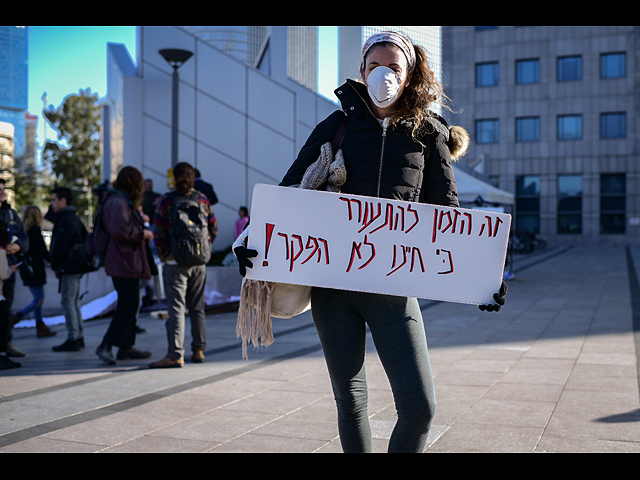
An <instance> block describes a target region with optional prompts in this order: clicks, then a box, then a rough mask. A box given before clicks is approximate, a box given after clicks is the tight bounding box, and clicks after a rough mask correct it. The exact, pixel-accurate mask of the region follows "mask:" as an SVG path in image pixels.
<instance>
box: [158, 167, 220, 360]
mask: <svg viewBox="0 0 640 480" xmlns="http://www.w3.org/2000/svg"><path fill="white" fill-rule="evenodd" d="M173 177H174V179H175V184H176V189H175V191H172V192H169V193H167V194H165V195H163V196H162V197H160V198H159V199H158V203H157V208H156V213H155V218H154V242H155V246H156V252H157V253H158V256H159V257H160V260H162V262H163V264H164V267H163V269H162V270H163V276H164V285H165V292H166V295H167V310H168V313H169V318H168V319H167V322H166V328H167V340H168V343H169V348H168V352H167V355H166V356H165V357H164V358H163V359H161V360H158V361H157V362H152V363H151V364H149V367H151V368H174V367H182V366H184V352H185V349H184V335H185V310H186V308H188V309H189V317H190V319H191V336H192V338H193V342H192V344H191V348H192V351H193V355H192V356H191V361H192V362H195V363H202V362H204V348H205V346H206V335H205V313H204V290H205V285H206V280H207V270H206V262H207V261H208V259H209V258H208V256H207V257H206V258H205V259H203V260H202V261H201V262H197V264H184V262H183V261H182V260H180V261H179V259H176V256H177V254H178V253H179V252H177V251H175V250H174V249H172V234H173V236H174V237H175V234H176V231H177V228H176V225H174V219H175V218H176V217H175V216H174V215H173V213H174V210H175V209H176V208H177V206H178V205H180V204H181V203H182V202H184V201H185V200H186V199H189V200H190V201H191V202H193V203H194V207H193V208H194V209H195V210H196V212H197V217H198V219H199V220H202V225H203V229H204V230H206V231H205V232H204V233H205V234H206V233H207V231H208V235H205V236H206V239H205V240H206V241H207V242H210V243H213V240H214V239H215V237H216V235H217V233H218V224H217V222H216V218H215V216H214V215H213V211H212V209H211V204H210V203H209V200H208V199H207V197H206V196H205V195H204V194H202V193H200V192H199V191H197V190H194V188H193V187H194V183H195V170H194V168H193V167H192V166H191V165H189V164H188V163H185V162H180V163H178V164H177V165H176V166H175V167H174V168H173ZM195 205H197V207H196V206H195ZM205 247H206V248H204V249H203V250H206V251H208V252H209V256H210V252H211V249H210V245H206V246H205ZM197 250H200V249H199V248H198V249H197ZM181 262H182V263H181Z"/></svg>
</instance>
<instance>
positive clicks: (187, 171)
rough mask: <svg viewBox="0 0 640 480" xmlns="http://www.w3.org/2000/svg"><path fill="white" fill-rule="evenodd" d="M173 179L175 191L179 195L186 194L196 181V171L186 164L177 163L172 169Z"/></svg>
mask: <svg viewBox="0 0 640 480" xmlns="http://www.w3.org/2000/svg"><path fill="white" fill-rule="evenodd" d="M173 178H174V180H175V182H176V190H177V191H178V193H179V194H180V195H186V194H188V193H189V192H190V191H191V190H192V189H193V186H194V184H195V181H196V171H195V169H194V168H193V167H192V166H191V165H190V164H188V163H187V162H179V163H177V164H176V166H175V167H173Z"/></svg>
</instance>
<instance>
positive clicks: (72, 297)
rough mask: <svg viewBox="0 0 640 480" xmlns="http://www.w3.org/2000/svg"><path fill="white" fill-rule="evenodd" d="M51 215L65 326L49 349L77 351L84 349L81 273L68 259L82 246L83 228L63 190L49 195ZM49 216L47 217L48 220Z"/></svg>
mask: <svg viewBox="0 0 640 480" xmlns="http://www.w3.org/2000/svg"><path fill="white" fill-rule="evenodd" d="M50 210H51V212H52V213H53V217H54V219H55V223H54V224H53V232H52V235H51V250H50V252H51V269H52V270H53V271H54V272H55V274H56V278H58V279H59V281H60V287H59V291H60V300H61V304H62V310H63V312H64V318H65V323H66V325H67V340H66V341H65V342H64V343H62V344H61V345H57V346H55V347H53V348H52V350H53V351H54V352H78V351H80V349H81V348H83V347H84V327H83V324H82V311H81V310H80V298H79V297H80V279H81V278H82V270H81V269H80V267H79V266H78V264H77V263H76V262H74V261H73V260H72V259H71V250H72V249H73V247H74V246H75V245H78V244H83V243H84V241H85V237H86V235H87V229H86V227H85V226H84V224H83V223H82V221H81V220H80V217H78V214H77V212H76V207H74V206H73V194H72V193H71V190H70V189H68V188H67V187H57V188H55V189H54V190H53V191H52V192H51V209H50ZM51 215H52V214H50V213H47V217H48V218H51Z"/></svg>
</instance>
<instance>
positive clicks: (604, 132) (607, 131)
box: [600, 112, 627, 138]
mask: <svg viewBox="0 0 640 480" xmlns="http://www.w3.org/2000/svg"><path fill="white" fill-rule="evenodd" d="M626 136H627V114H626V113H624V112H614V113H602V114H600V138H625V137H626Z"/></svg>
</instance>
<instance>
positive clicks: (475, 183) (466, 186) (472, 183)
mask: <svg viewBox="0 0 640 480" xmlns="http://www.w3.org/2000/svg"><path fill="white" fill-rule="evenodd" d="M453 170H454V172H455V175H456V186H457V187H458V200H460V203H472V202H474V201H475V200H476V199H477V198H478V197H481V198H482V200H484V201H485V202H488V203H499V204H501V205H513V204H514V203H515V201H514V195H513V194H512V193H509V192H507V191H505V190H501V189H499V188H497V187H494V186H493V185H491V184H489V183H487V182H485V181H483V180H481V179H479V178H476V177H475V176H473V175H472V174H471V173H468V172H466V171H465V170H463V169H462V168H459V167H458V166H457V165H454V166H453Z"/></svg>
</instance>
